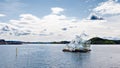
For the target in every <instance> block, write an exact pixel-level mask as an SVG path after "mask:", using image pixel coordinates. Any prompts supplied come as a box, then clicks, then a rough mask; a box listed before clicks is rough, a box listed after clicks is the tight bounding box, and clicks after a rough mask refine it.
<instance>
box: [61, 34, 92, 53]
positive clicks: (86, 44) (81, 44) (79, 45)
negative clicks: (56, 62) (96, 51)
mask: <svg viewBox="0 0 120 68" xmlns="http://www.w3.org/2000/svg"><path fill="white" fill-rule="evenodd" d="M63 51H64V52H89V51H91V49H90V41H88V40H85V39H84V38H83V34H81V35H80V36H76V38H75V39H74V40H72V41H71V42H70V43H69V44H67V45H66V46H65V48H64V49H63Z"/></svg>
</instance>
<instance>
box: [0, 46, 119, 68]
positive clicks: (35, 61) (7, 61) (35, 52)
mask: <svg viewBox="0 0 120 68" xmlns="http://www.w3.org/2000/svg"><path fill="white" fill-rule="evenodd" d="M64 46H65V45H64V44H27V45H26V44H24V45H8V46H7V45H1V46H0V68H120V45H92V47H91V49H92V51H91V52H89V53H79V52H78V53H71V52H62V49H63V47H64ZM16 48H17V51H16ZM16 52H17V53H16Z"/></svg>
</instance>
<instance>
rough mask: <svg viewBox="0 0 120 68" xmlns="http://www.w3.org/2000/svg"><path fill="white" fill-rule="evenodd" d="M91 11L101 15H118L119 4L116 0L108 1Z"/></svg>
mask: <svg viewBox="0 0 120 68" xmlns="http://www.w3.org/2000/svg"><path fill="white" fill-rule="evenodd" d="M93 11H94V12H96V13H99V14H102V15H104V14H120V3H118V2H117V0H108V1H106V2H102V3H100V4H99V5H98V6H97V7H96V8H94V9H93Z"/></svg>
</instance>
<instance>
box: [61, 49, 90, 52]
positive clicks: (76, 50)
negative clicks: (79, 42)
mask: <svg viewBox="0 0 120 68" xmlns="http://www.w3.org/2000/svg"><path fill="white" fill-rule="evenodd" d="M89 51H91V50H90V49H82V50H80V49H75V50H69V49H63V52H89Z"/></svg>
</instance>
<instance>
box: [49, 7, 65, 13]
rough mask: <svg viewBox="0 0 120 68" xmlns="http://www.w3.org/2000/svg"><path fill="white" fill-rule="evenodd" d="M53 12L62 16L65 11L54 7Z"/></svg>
mask: <svg viewBox="0 0 120 68" xmlns="http://www.w3.org/2000/svg"><path fill="white" fill-rule="evenodd" d="M51 10H52V13H53V14H60V13H61V12H63V11H64V9H63V8H60V7H53V8H51Z"/></svg>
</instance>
